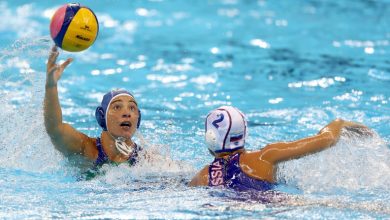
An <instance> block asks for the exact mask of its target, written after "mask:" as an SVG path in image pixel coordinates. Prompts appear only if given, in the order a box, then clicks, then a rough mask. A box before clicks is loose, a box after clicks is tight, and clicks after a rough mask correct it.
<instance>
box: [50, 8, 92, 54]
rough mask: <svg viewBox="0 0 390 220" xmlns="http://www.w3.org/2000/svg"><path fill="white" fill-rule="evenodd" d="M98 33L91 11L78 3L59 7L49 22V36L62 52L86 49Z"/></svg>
mask: <svg viewBox="0 0 390 220" xmlns="http://www.w3.org/2000/svg"><path fill="white" fill-rule="evenodd" d="M98 32H99V23H98V20H97V18H96V16H95V14H94V13H93V11H92V10H91V9H89V8H87V7H85V6H80V4H78V3H70V4H66V5H63V6H61V7H60V8H59V9H57V11H56V12H55V13H54V15H53V17H52V19H51V22H50V35H51V38H52V39H53V40H54V42H55V44H56V45H57V46H58V47H60V48H62V49H63V50H66V51H70V52H78V51H82V50H85V49H87V48H88V47H90V46H91V45H92V44H93V43H94V42H95V39H96V37H97V35H98Z"/></svg>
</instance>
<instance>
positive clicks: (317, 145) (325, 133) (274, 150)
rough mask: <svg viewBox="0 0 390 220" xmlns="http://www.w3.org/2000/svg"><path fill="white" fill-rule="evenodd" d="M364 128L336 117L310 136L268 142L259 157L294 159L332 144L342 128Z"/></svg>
mask: <svg viewBox="0 0 390 220" xmlns="http://www.w3.org/2000/svg"><path fill="white" fill-rule="evenodd" d="M344 127H346V128H348V127H351V128H365V129H367V127H365V126H364V125H361V124H358V123H354V122H349V121H344V120H342V119H336V120H334V121H332V122H331V123H329V124H328V125H326V126H325V127H324V128H322V129H321V130H320V132H319V133H318V134H317V135H315V136H312V137H307V138H304V139H301V140H298V141H293V142H281V143H274V144H269V145H267V146H266V147H264V148H263V149H262V150H261V151H260V152H259V153H260V159H261V160H265V161H268V162H269V163H271V164H276V163H278V162H281V161H286V160H290V159H296V158H299V157H302V156H305V155H308V154H312V153H315V152H318V151H321V150H324V149H326V148H328V147H330V146H332V145H334V144H336V143H337V141H338V140H339V138H340V134H341V130H342V128H344Z"/></svg>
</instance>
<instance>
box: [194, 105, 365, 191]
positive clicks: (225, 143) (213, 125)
mask: <svg viewBox="0 0 390 220" xmlns="http://www.w3.org/2000/svg"><path fill="white" fill-rule="evenodd" d="M342 128H348V129H350V130H352V131H356V132H362V131H363V133H364V132H367V133H368V134H369V133H370V131H369V129H368V128H367V127H366V126H363V125H361V124H357V123H354V122H349V121H344V120H341V119H336V120H334V121H332V122H331V123H329V124H328V125H327V126H325V127H324V128H322V129H321V130H320V131H319V133H318V134H317V135H315V136H312V137H307V138H304V139H301V140H297V141H293V142H279V143H273V144H268V145H267V146H265V147H264V148H262V149H261V150H257V151H252V152H248V151H246V150H245V139H246V137H247V133H248V128H247V122H246V118H245V116H244V115H243V114H242V113H241V112H240V111H239V110H238V109H237V108H234V107H231V106H222V107H220V108H217V109H215V110H213V111H211V113H210V114H209V115H208V116H207V118H206V134H205V137H206V143H207V145H208V149H209V151H210V153H211V154H212V155H213V156H214V157H215V158H214V161H213V162H212V163H211V164H210V165H207V166H205V167H204V168H203V169H202V170H200V171H199V173H197V174H196V175H195V177H193V179H192V180H191V182H190V184H189V185H190V186H224V187H228V188H232V189H235V190H239V191H241V190H249V189H251V190H261V191H266V190H270V189H272V188H273V187H274V185H275V184H276V183H275V182H276V176H275V173H276V165H277V164H278V163H280V162H283V161H286V160H291V159H296V158H299V157H302V156H305V155H308V154H312V153H315V152H318V151H321V150H324V149H326V148H328V147H330V146H332V145H334V144H335V143H337V141H338V139H339V137H340V134H341V130H342Z"/></svg>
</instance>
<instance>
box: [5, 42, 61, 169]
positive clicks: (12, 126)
mask: <svg viewBox="0 0 390 220" xmlns="http://www.w3.org/2000/svg"><path fill="white" fill-rule="evenodd" d="M49 44H50V43H49V40H48V38H47V37H42V38H37V39H35V40H31V39H23V40H18V41H16V42H15V43H14V44H13V45H12V46H11V47H10V48H7V49H4V50H2V51H1V52H0V54H2V56H1V57H0V62H1V64H0V85H1V86H0V88H1V89H0V105H1V106H2V114H0V121H1V122H2V129H1V131H0V155H1V156H0V164H1V166H2V167H9V168H13V169H22V170H27V171H34V172H43V171H45V170H51V171H54V170H56V169H58V168H59V167H60V163H61V161H63V158H62V156H61V155H60V154H59V153H58V152H56V151H55V150H54V147H53V145H52V144H51V143H50V140H49V138H48V136H47V134H46V132H45V128H44V125H43V110H42V102H43V95H44V92H43V91H44V82H45V79H44V77H45V73H44V72H43V71H44V69H45V67H44V66H45V61H46V57H47V53H48V48H49V47H50V45H49Z"/></svg>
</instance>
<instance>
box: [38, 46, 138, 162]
mask: <svg viewBox="0 0 390 220" xmlns="http://www.w3.org/2000/svg"><path fill="white" fill-rule="evenodd" d="M58 55H59V52H58V49H57V47H55V46H54V47H53V48H52V50H51V53H50V55H49V59H48V62H47V76H46V88H45V100H44V120H45V127H46V131H47V133H48V134H49V136H50V138H51V141H52V143H53V144H54V146H55V147H56V149H58V150H59V151H61V152H62V153H63V154H65V155H74V154H80V155H83V156H84V157H85V158H87V159H90V160H92V161H94V163H95V165H96V166H100V165H102V164H104V163H107V162H118V163H120V162H126V161H127V162H129V163H130V164H134V163H135V162H136V161H137V156H138V151H139V150H140V148H139V147H138V146H137V144H136V143H134V142H133V140H132V137H133V135H134V133H135V132H136V130H137V128H138V127H139V124H140V121H141V112H140V111H139V108H138V105H137V102H136V100H135V99H134V96H133V95H131V93H129V92H128V91H125V90H116V91H111V92H108V93H107V94H105V95H104V97H103V100H102V102H101V105H100V106H99V107H97V109H96V114H95V115H96V120H97V122H98V124H99V125H100V126H101V127H102V128H103V131H102V133H101V136H100V137H98V138H92V137H88V136H87V135H85V134H83V133H81V132H79V131H77V130H76V129H75V128H73V127H72V126H71V125H69V124H67V123H64V122H63V121H62V110H61V105H60V102H59V98H58V90H57V82H58V80H59V79H60V78H61V75H62V73H63V71H64V69H65V68H66V67H67V66H68V65H69V64H70V63H71V62H72V59H71V58H69V59H67V60H66V61H65V62H64V63H62V64H61V65H59V64H56V60H57V57H58Z"/></svg>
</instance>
